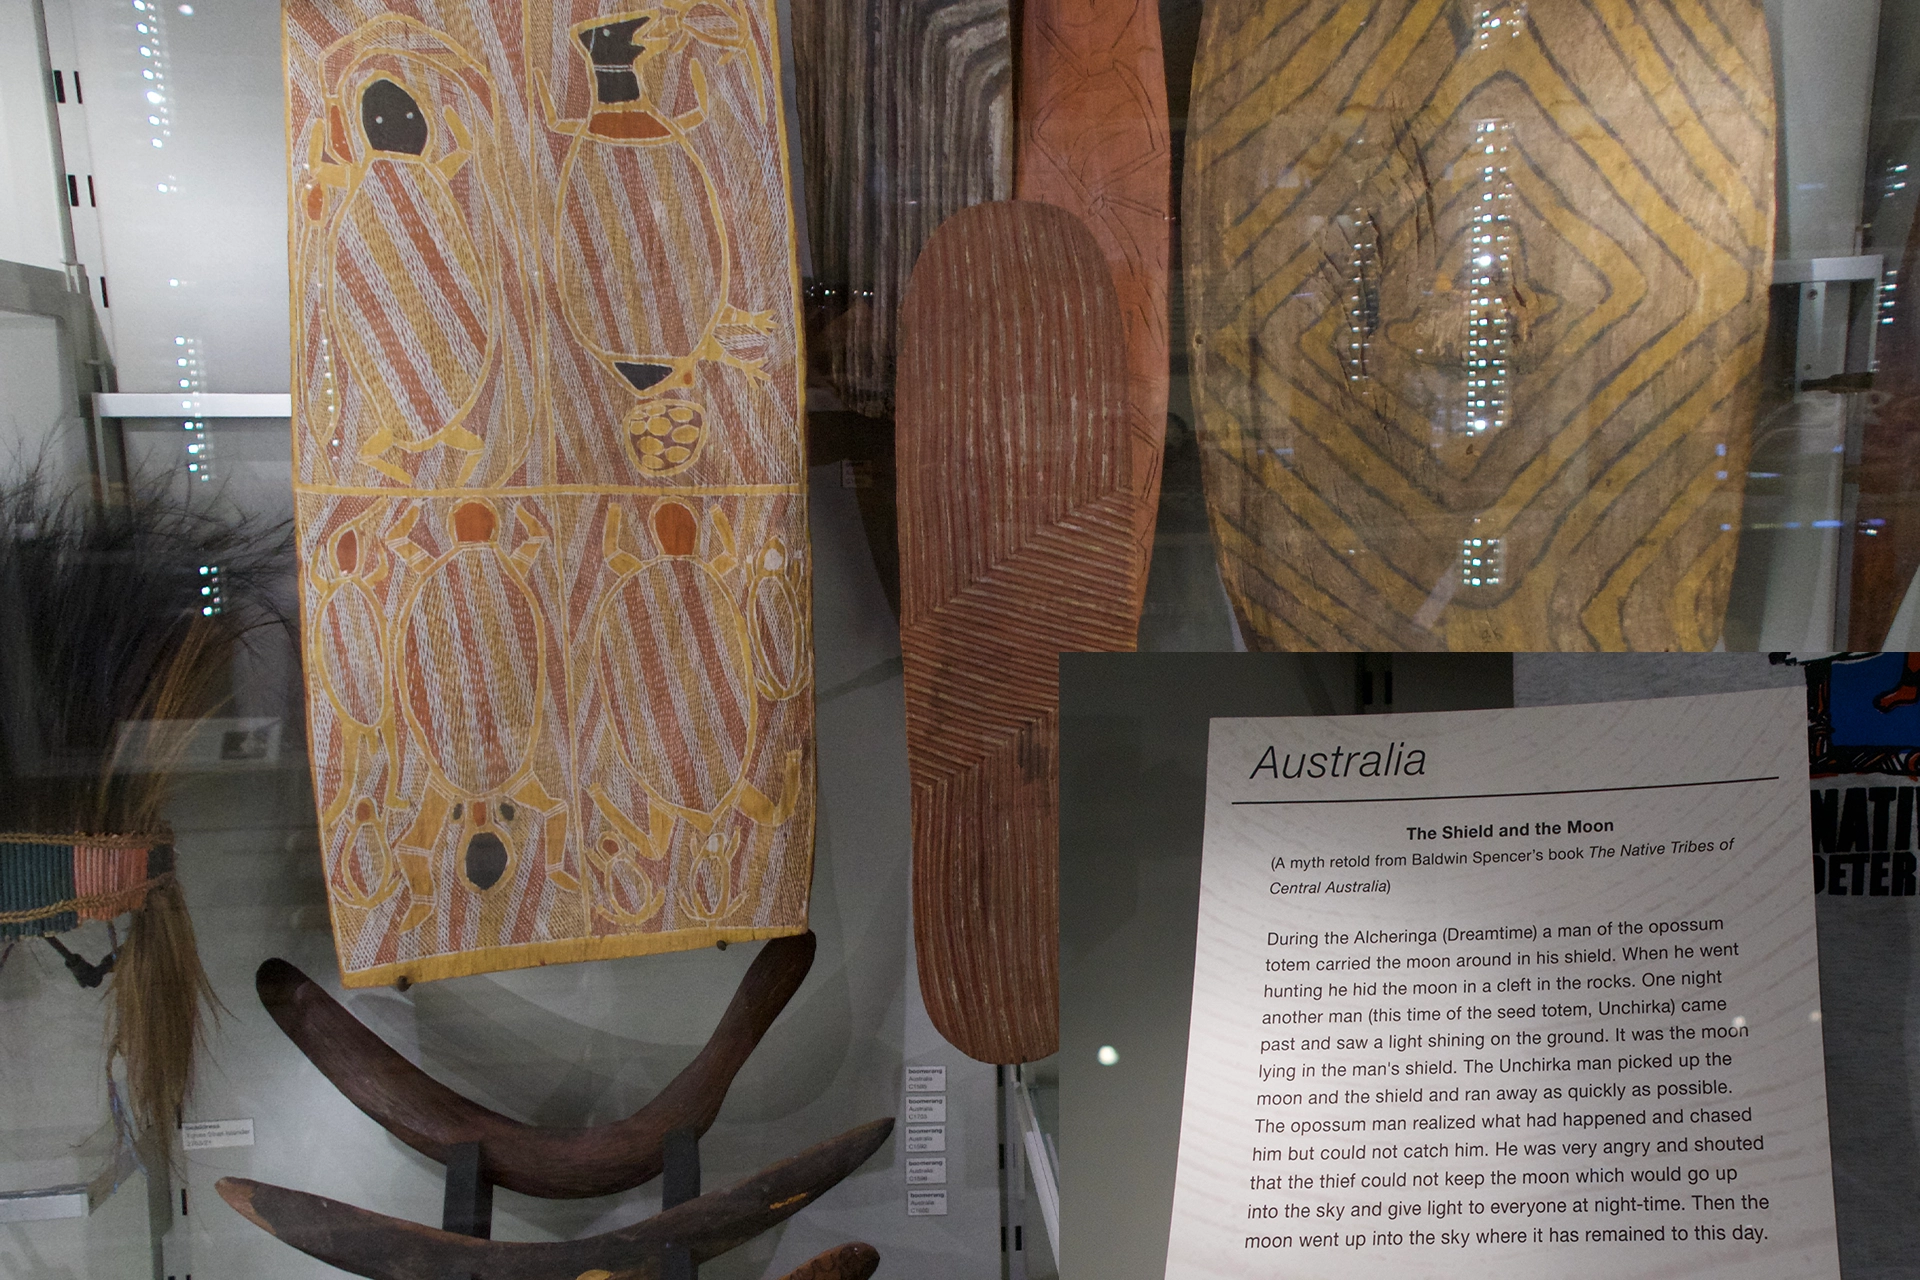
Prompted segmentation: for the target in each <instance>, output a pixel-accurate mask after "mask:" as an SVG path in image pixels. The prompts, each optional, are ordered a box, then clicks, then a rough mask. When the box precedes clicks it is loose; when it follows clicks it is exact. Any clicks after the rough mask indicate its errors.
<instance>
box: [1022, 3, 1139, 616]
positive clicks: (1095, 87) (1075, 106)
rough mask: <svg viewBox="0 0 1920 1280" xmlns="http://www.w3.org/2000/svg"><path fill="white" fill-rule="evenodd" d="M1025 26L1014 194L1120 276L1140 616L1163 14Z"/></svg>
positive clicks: (1034, 15)
mask: <svg viewBox="0 0 1920 1280" xmlns="http://www.w3.org/2000/svg"><path fill="white" fill-rule="evenodd" d="M1020 21H1021V39H1020V95H1019V104H1020V127H1019V151H1018V153H1017V157H1016V168H1015V177H1014V194H1015V196H1016V197H1017V198H1018V199H1021V200H1040V201H1044V202H1046V203H1047V204H1054V205H1058V206H1060V207H1061V208H1062V209H1065V210H1066V211H1067V212H1069V213H1071V214H1073V215H1074V216H1076V217H1078V218H1079V219H1080V220H1081V221H1082V222H1084V223H1086V225H1087V229H1088V230H1089V231H1091V232H1093V238H1094V240H1095V242H1096V243H1098V244H1099V246H1100V251H1101V253H1103V254H1104V255H1105V256H1106V259H1107V264H1108V266H1110V267H1111V268H1112V270H1113V283H1114V289H1115V291H1116V293H1117V294H1118V296H1119V301H1120V317H1121V323H1122V324H1123V325H1124V326H1125V329H1126V339H1127V427H1128V432H1129V436H1130V438H1129V441H1128V446H1129V451H1130V455H1131V462H1130V463H1129V477H1130V481H1129V482H1130V484H1131V486H1132V489H1133V493H1134V497H1135V509H1134V516H1135V523H1134V543H1135V548H1136V559H1137V561H1138V569H1137V571H1136V580H1135V582H1134V584H1133V597H1132V598H1133V600H1134V604H1135V608H1136V610H1137V609H1138V607H1139V603H1140V601H1141V600H1142V599H1143V598H1144V597H1145V595H1146V590H1147V566H1148V565H1149V564H1150V563H1151V562H1152V560H1153V529H1154V516H1155V515H1156V513H1157V511H1158V508H1159V505H1160V456H1161V454H1162V452H1163V451H1164V450H1165V447H1166V439H1167V372H1168V367H1167V254H1168V251H1169V249H1170V248H1171V241H1172V230H1171V228H1172V212H1173V211H1172V209H1171V207H1170V206H1171V203H1172V196H1173V187H1172V181H1173V178H1172V173H1171V170H1170V168H1169V165H1170V157H1171V143H1170V141H1169V137H1168V131H1167V77H1166V69H1165V65H1164V61H1163V54H1162V51H1161V48H1160V15H1159V13H1158V12H1157V11H1156V10H1155V9H1154V8H1152V7H1151V6H1148V5H1143V4H1139V3H1137V0H1027V2H1026V3H1025V4H1024V5H1023V6H1022V7H1021V16H1020ZM1129 647H1131V646H1129Z"/></svg>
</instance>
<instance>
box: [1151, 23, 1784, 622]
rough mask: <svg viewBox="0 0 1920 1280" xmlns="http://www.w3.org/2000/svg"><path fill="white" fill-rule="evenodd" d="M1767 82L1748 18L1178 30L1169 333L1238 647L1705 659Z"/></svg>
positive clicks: (1733, 471) (1764, 237) (1769, 225)
mask: <svg viewBox="0 0 1920 1280" xmlns="http://www.w3.org/2000/svg"><path fill="white" fill-rule="evenodd" d="M1771 85H1772V71H1771V64H1770V61H1769V54H1768V42H1767V34H1766V24H1765V18H1764V15H1763V12H1762V7H1761V5H1760V3H1759V2H1758V0H1698V3H1688V4H1677V5H1675V4H1663V3H1652V2H1650V0H1607V2H1604V3H1593V2H1588V0H1527V2H1525V3H1516V2H1514V0H1384V2H1379V3H1376V2H1375V0H1222V2H1221V3H1217V4H1209V5H1208V6H1207V11H1206V17H1205V20H1204V24H1203V27H1202V32H1201V43H1200V53H1199V59H1198V65H1197V67H1196V69H1195V76H1194V93H1193V102H1192V111H1191V117H1190V132H1189V134H1188V138H1187V151H1186V190H1185V195H1184V199H1183V202H1182V219H1183V225H1184V228H1185V231H1184V236H1185V250H1186V253H1185V264H1186V271H1187V292H1188V314H1189V316H1190V317H1191V321H1192V332H1191V335H1190V340H1191V342H1192V344H1193V345H1192V357H1193V367H1194V371H1195V398H1196V403H1197V407H1198V409H1199V414H1200V427H1201V441H1202V449H1203V453H1204V461H1205V469H1206V482H1207V491H1208V493H1207V496H1208V505H1209V509H1210V515H1211V519H1212V522H1213V531H1214V537H1215V543H1216V552H1217V555H1218V557H1219V562H1220V566H1221V571H1222V575H1223V577H1224V578H1225V581H1226V585H1227V589H1228V592H1229V594H1230V595H1231V597H1232V599H1233V602H1234V606H1235V610H1236V612H1237V614H1238V617H1239V621H1240V624H1241V628H1242V630H1243V632H1244V633H1245V636H1246V638H1247V640H1248V642H1249V643H1250V644H1253V645H1256V646H1259V647H1265V648H1278V649H1284V648H1322V649H1369V650H1379V649H1425V648H1466V649H1705V648H1711V647H1712V646H1713V645H1714V644H1715V642H1716V641H1717V640H1718V639H1719V637H1720V630H1721V623H1722V618H1723V615H1724V611H1725V605H1726V598H1727V591H1728V586H1729V583H1730V579H1731V573H1732V567H1733V556H1734V547H1735V540H1736V537H1737V534H1738V529H1739V525H1740V507H1741V501H1742V493H1743V482H1744V476H1745V472H1746V457H1747V452H1748V444H1749V436H1750V434H1751V429H1752V419H1753V415H1754V411H1755V406H1756V396H1757V394H1758V393H1757V386H1758V379H1757V377H1756V372H1757V366H1758V363H1759V360H1760V354H1761V346H1762V343H1763V340H1764V336H1765V328H1766V319H1767V285H1768V281H1769V278H1770V270H1771V263H1770V259H1771V254H1772V245H1773V198H1774V179H1773V170H1774V145H1773V129H1774V104H1773V100H1772V90H1771Z"/></svg>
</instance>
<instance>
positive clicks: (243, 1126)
mask: <svg viewBox="0 0 1920 1280" xmlns="http://www.w3.org/2000/svg"><path fill="white" fill-rule="evenodd" d="M252 1145H253V1121H252V1120H251V1119H241V1120H189V1121H187V1122H186V1123H185V1124H183V1125H181V1126H180V1146H181V1149H182V1150H186V1151H211V1150H213V1149H214V1148H215V1147H250V1146H252Z"/></svg>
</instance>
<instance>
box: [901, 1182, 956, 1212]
mask: <svg viewBox="0 0 1920 1280" xmlns="http://www.w3.org/2000/svg"><path fill="white" fill-rule="evenodd" d="M907 1216H908V1217H909V1218H944V1217H946V1216H947V1192H946V1188H944V1187H942V1188H941V1189H940V1190H938V1191H909V1192H907Z"/></svg>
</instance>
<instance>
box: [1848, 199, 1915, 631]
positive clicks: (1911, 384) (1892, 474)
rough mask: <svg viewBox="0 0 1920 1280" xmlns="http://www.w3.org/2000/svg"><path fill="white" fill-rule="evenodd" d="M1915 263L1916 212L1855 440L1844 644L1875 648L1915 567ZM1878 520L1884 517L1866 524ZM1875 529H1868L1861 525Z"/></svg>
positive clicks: (1901, 597)
mask: <svg viewBox="0 0 1920 1280" xmlns="http://www.w3.org/2000/svg"><path fill="white" fill-rule="evenodd" d="M1916 270H1920V218H1916V219H1914V223H1913V230H1912V231H1911V232H1910V233H1909V234H1908V236H1907V249H1906V253H1905V255H1904V256H1903V257H1902V258H1901V261H1900V275H1899V281H1900V283H1901V285H1902V286H1903V287H1902V288H1901V289H1900V290H1899V291H1898V292H1897V294H1896V297H1897V298H1898V301H1896V302H1895V303H1894V304H1893V323H1892V324H1890V325H1888V326H1887V327H1886V332H1884V333H1883V334H1882V335H1881V336H1880V343H1879V353H1878V354H1879V365H1880V368H1879V371H1878V372H1877V373H1876V374H1875V375H1874V380H1873V390H1874V394H1873V398H1872V400H1871V403H1872V404H1873V406H1874V408H1873V412H1872V415H1871V416H1870V417H1869V418H1868V419H1867V426H1866V430H1865V431H1864V432H1863V433H1862V435H1861V441H1860V514H1859V519H1858V521H1856V523H1855V525H1854V533H1853V602H1852V604H1851V606H1850V607H1849V610H1848V614H1847V647H1848V648H1849V649H1878V648H1879V647H1880V646H1881V644H1882V643H1883V642H1884V641H1885V640H1886V638H1887V628H1888V627H1890V626H1891V625H1892V624H1893V615H1894V614H1895V613H1896V612H1898V611H1899V608H1900V602H1901V600H1903V599H1904V598H1905V597H1906V594H1907V586H1908V584H1910V583H1911V582H1912V581H1913V575H1914V573H1915V571H1916V570H1920V508H1917V507H1916V503H1920V332H1917V331H1916V328H1917V327H1920V304H1916V301H1915V298H1914V290H1913V289H1912V288H1910V287H1906V286H1907V282H1908V281H1910V280H1912V279H1913V273H1914V272H1915V271H1916ZM1874 520H1879V521H1882V522H1883V523H1881V524H1877V525H1875V524H1871V523H1869V522H1870V521H1874ZM1868 529H1872V530H1874V533H1873V535H1872V536H1871V537H1869V536H1867V534H1866V530H1868Z"/></svg>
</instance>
